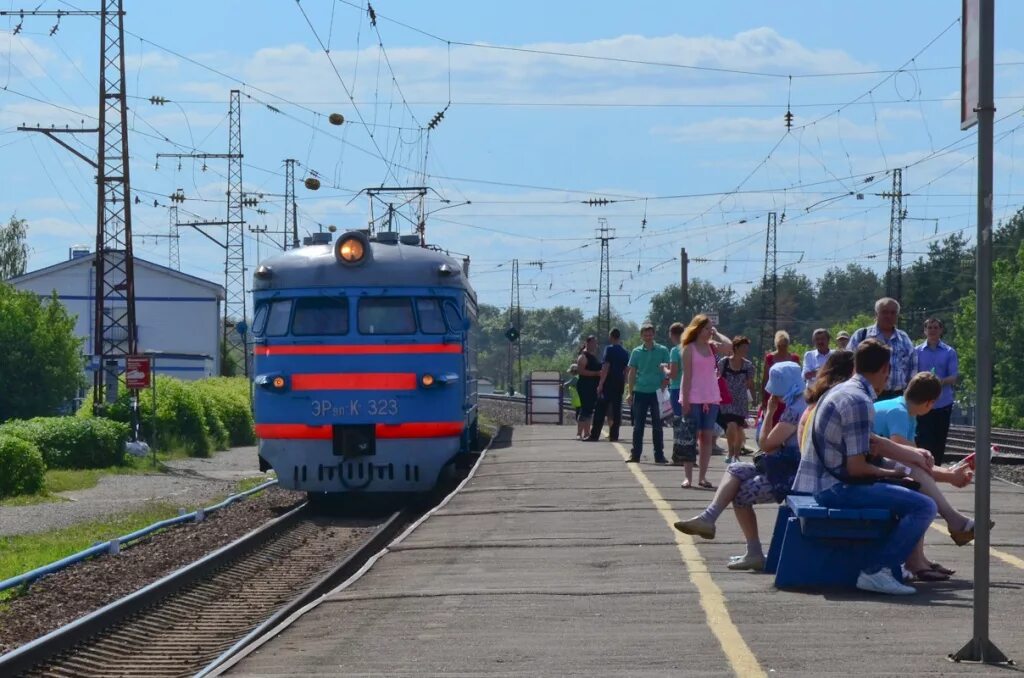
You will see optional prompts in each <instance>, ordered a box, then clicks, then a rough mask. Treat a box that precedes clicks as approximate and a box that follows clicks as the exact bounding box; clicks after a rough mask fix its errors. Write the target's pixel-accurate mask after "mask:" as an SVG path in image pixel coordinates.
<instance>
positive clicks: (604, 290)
mask: <svg viewBox="0 0 1024 678" xmlns="http://www.w3.org/2000/svg"><path fill="white" fill-rule="evenodd" d="M597 223H599V224H601V226H600V227H599V228H598V229H597V239H598V240H600V241H601V274H600V278H599V279H598V283H597V336H598V337H599V339H598V341H604V338H605V337H607V336H608V332H609V331H610V330H611V328H612V299H611V293H612V291H611V257H610V255H609V251H608V243H609V242H611V241H612V240H615V229H614V228H608V220H607V219H605V218H604V217H598V219H597Z"/></svg>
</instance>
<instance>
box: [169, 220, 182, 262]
mask: <svg viewBox="0 0 1024 678" xmlns="http://www.w3.org/2000/svg"><path fill="white" fill-rule="evenodd" d="M167 215H168V221H169V222H170V223H169V224H168V225H167V263H168V265H170V267H171V268H173V269H174V270H175V271H180V270H181V249H180V247H179V246H178V237H179V235H178V206H177V205H171V206H170V207H168V208H167Z"/></svg>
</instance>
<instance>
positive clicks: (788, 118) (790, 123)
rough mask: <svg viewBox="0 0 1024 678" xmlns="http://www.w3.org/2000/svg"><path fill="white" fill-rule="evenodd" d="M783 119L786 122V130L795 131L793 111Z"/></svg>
mask: <svg viewBox="0 0 1024 678" xmlns="http://www.w3.org/2000/svg"><path fill="white" fill-rule="evenodd" d="M782 118H783V119H784V120H785V121H786V129H793V111H786V114H785V115H784V116H782Z"/></svg>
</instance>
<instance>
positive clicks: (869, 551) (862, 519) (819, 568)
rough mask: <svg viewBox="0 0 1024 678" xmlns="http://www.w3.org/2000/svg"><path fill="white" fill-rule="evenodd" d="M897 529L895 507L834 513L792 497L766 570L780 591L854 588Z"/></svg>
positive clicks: (808, 499)
mask: <svg viewBox="0 0 1024 678" xmlns="http://www.w3.org/2000/svg"><path fill="white" fill-rule="evenodd" d="M893 525H895V520H894V518H893V515H892V513H891V512H890V511H889V509H875V508H866V509H830V508H826V507H824V506H820V505H818V502H816V501H815V500H814V498H813V497H806V496H790V497H786V501H785V502H784V503H783V504H781V505H780V506H779V513H778V515H777V517H776V519H775V530H774V531H773V533H772V543H771V546H770V547H769V549H768V559H767V561H766V563H765V571H766V572H770V573H773V574H774V575H775V586H776V587H777V588H780V589H783V588H853V587H855V586H856V583H857V575H858V574H859V573H860V571H861V570H862V569H864V567H865V565H866V563H867V562H868V561H870V560H871V559H872V557H873V556H874V555H875V554H877V553H878V551H879V549H880V548H881V546H882V544H883V539H884V538H885V537H887V536H888V535H889V532H890V531H892V527H893Z"/></svg>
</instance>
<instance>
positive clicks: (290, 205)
mask: <svg viewBox="0 0 1024 678" xmlns="http://www.w3.org/2000/svg"><path fill="white" fill-rule="evenodd" d="M281 230H282V231H284V240H283V241H282V242H283V243H284V248H283V249H285V250H287V249H288V242H289V237H288V236H289V235H291V247H292V248H297V247H298V246H299V218H298V210H297V209H296V205H295V160H294V159H293V158H288V159H287V160H285V161H284V228H283V229H281Z"/></svg>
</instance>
